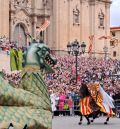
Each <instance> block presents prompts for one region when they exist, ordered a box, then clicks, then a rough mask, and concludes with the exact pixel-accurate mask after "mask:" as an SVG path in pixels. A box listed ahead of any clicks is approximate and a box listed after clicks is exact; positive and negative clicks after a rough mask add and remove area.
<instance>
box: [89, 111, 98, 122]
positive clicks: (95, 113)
mask: <svg viewBox="0 0 120 129" xmlns="http://www.w3.org/2000/svg"><path fill="white" fill-rule="evenodd" d="M99 113H100V110H98V111H96V112H93V117H92V118H93V119H92V120H91V122H94V120H95V119H96V118H97V116H98V114H99Z"/></svg>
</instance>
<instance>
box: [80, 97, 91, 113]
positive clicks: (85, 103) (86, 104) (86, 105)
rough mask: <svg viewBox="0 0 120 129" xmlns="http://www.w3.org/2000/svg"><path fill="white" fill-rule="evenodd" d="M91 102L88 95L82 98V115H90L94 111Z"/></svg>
mask: <svg viewBox="0 0 120 129" xmlns="http://www.w3.org/2000/svg"><path fill="white" fill-rule="evenodd" d="M90 102H91V97H90V96H87V97H85V98H82V99H81V100H80V112H81V113H82V115H89V114H91V113H92V112H93V110H92V108H91V106H90Z"/></svg>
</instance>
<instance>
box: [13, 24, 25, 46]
mask: <svg viewBox="0 0 120 129" xmlns="http://www.w3.org/2000/svg"><path fill="white" fill-rule="evenodd" d="M13 39H14V42H15V43H16V44H17V45H18V46H25V45H26V44H27V37H26V35H25V29H24V27H23V25H22V24H21V23H19V24H17V25H16V27H15V30H14V35H13Z"/></svg>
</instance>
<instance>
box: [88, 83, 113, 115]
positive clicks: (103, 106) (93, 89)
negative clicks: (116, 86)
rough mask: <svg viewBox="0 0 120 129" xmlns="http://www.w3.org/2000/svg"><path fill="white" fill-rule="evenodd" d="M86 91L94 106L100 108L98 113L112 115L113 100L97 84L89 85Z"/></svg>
mask: <svg viewBox="0 0 120 129" xmlns="http://www.w3.org/2000/svg"><path fill="white" fill-rule="evenodd" d="M88 89H89V91H90V93H91V96H92V98H93V99H94V101H95V102H96V104H97V105H98V106H99V107H100V111H102V112H104V113H107V114H108V115H109V116H112V115H114V113H113V111H112V108H115V107H114V104H113V99H112V98H111V97H110V96H109V95H108V94H107V93H106V92H105V91H104V89H103V88H102V87H101V86H100V84H99V83H94V84H89V85H88Z"/></svg>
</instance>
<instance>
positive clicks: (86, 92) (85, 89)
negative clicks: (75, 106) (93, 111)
mask: <svg viewBox="0 0 120 129" xmlns="http://www.w3.org/2000/svg"><path fill="white" fill-rule="evenodd" d="M87 96H90V92H89V90H88V87H87V85H86V84H85V83H82V84H81V87H80V97H81V98H84V97H87Z"/></svg>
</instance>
